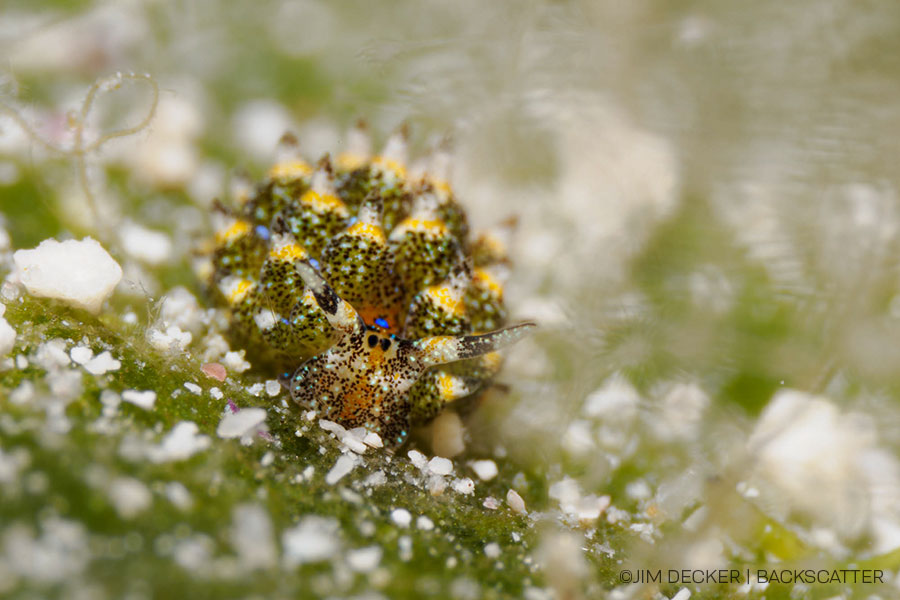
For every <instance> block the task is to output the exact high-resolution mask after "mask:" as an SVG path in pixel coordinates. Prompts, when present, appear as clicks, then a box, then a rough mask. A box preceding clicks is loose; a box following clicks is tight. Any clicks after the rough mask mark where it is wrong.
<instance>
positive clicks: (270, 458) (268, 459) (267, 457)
mask: <svg viewBox="0 0 900 600" xmlns="http://www.w3.org/2000/svg"><path fill="white" fill-rule="evenodd" d="M273 462H275V455H274V454H272V453H271V452H266V453H265V454H263V456H262V458H261V459H259V464H260V466H263V467H268V466H269V465H271V464H272V463H273Z"/></svg>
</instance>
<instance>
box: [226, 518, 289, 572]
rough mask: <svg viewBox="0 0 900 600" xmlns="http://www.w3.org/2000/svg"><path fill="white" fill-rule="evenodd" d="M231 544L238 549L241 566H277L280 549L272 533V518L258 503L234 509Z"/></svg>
mask: <svg viewBox="0 0 900 600" xmlns="http://www.w3.org/2000/svg"><path fill="white" fill-rule="evenodd" d="M229 537H230V539H231V545H232V546H233V547H234V549H235V550H237V554H238V557H239V559H240V561H241V566H242V567H244V568H245V569H247V570H252V569H268V568H270V567H273V566H275V563H276V561H277V559H278V550H277V548H276V547H275V539H274V536H273V533H272V520H271V519H270V518H269V514H268V513H267V512H266V511H265V509H263V507H262V506H260V505H258V504H240V505H238V506H236V507H235V508H234V510H233V511H232V526H231V532H230V536H229Z"/></svg>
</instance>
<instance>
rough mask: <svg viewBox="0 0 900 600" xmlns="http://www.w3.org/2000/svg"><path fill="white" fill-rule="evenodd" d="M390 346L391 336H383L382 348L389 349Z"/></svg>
mask: <svg viewBox="0 0 900 600" xmlns="http://www.w3.org/2000/svg"><path fill="white" fill-rule="evenodd" d="M390 347H391V340H390V338H381V349H382V350H387V349H388V348H390Z"/></svg>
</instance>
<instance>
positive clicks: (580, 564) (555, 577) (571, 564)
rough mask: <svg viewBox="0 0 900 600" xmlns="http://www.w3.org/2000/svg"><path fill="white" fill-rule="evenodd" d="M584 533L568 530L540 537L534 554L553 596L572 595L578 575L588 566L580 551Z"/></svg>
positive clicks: (577, 583) (576, 591)
mask: <svg viewBox="0 0 900 600" xmlns="http://www.w3.org/2000/svg"><path fill="white" fill-rule="evenodd" d="M583 539H584V538H583V537H582V536H581V535H575V534H573V533H569V532H562V531H558V532H553V533H548V534H546V535H545V536H544V537H543V540H542V541H541V545H540V547H539V548H538V550H537V552H536V556H535V558H536V559H537V562H538V564H539V565H540V566H542V567H543V572H544V574H545V575H546V577H547V583H548V584H549V585H550V587H551V588H552V589H553V591H554V592H555V595H554V597H555V598H575V597H577V596H578V595H579V590H580V588H581V579H582V578H583V577H584V576H585V575H586V574H587V573H588V571H589V568H588V565H587V562H586V561H585V558H584V552H583V551H582V546H583Z"/></svg>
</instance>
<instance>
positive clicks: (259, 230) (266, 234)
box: [254, 225, 269, 241]
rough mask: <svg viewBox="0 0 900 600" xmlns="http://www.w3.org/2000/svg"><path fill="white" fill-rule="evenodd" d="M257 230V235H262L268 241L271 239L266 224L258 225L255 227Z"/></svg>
mask: <svg viewBox="0 0 900 600" xmlns="http://www.w3.org/2000/svg"><path fill="white" fill-rule="evenodd" d="M254 231H256V235H258V236H259V237H261V238H262V239H264V240H266V241H268V240H269V228H268V227H266V226H264V225H257V226H256V228H255V229H254Z"/></svg>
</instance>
